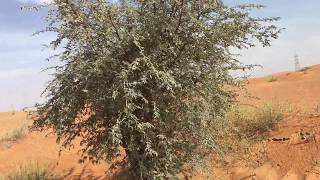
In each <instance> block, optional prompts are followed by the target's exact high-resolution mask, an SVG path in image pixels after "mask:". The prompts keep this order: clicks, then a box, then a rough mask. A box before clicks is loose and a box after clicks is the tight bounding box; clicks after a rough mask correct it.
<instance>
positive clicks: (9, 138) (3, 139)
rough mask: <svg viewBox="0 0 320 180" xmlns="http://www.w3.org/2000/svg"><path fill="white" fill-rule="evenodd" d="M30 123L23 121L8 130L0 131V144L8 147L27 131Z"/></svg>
mask: <svg viewBox="0 0 320 180" xmlns="http://www.w3.org/2000/svg"><path fill="white" fill-rule="evenodd" d="M29 126H30V123H23V124H22V125H20V126H19V127H17V128H15V129H12V130H10V131H9V132H1V133H2V135H0V146H5V147H10V146H11V145H12V144H13V143H15V142H17V141H18V140H20V139H21V138H23V137H24V136H25V135H26V134H27V133H28V132H29Z"/></svg>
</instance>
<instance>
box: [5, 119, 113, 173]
mask: <svg viewBox="0 0 320 180" xmlns="http://www.w3.org/2000/svg"><path fill="white" fill-rule="evenodd" d="M26 116H27V115H26V113H15V114H14V115H13V114H12V113H0V124H1V126H0V132H6V130H10V129H15V128H17V127H19V126H20V125H21V124H22V123H23V122H25V121H26V119H27V117H26ZM77 149H79V147H75V149H74V150H72V151H63V152H62V155H61V157H59V155H58V152H59V146H58V145H57V144H56V141H55V137H54V136H48V137H46V136H45V133H37V132H32V133H29V134H27V135H26V136H25V137H23V138H22V139H19V140H18V141H17V142H15V143H14V144H13V145H12V146H11V147H9V148H7V147H1V146H0V162H1V163H0V174H5V173H7V172H9V171H11V170H13V169H15V168H17V167H18V166H19V165H21V164H25V163H28V162H31V163H39V165H47V164H50V166H52V167H53V171H54V174H56V175H57V177H58V179H105V178H104V172H105V171H106V169H107V166H106V164H101V165H92V164H91V163H84V164H78V163H77V162H78V159H79V155H77Z"/></svg>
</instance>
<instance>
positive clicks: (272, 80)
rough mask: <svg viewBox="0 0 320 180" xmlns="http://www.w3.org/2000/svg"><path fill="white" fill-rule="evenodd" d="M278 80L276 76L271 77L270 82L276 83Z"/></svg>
mask: <svg viewBox="0 0 320 180" xmlns="http://www.w3.org/2000/svg"><path fill="white" fill-rule="evenodd" d="M277 80H278V79H277V78H276V77H274V76H271V77H270V78H269V79H268V82H274V81H277Z"/></svg>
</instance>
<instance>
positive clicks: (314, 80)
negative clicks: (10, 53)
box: [0, 65, 320, 180]
mask: <svg viewBox="0 0 320 180" xmlns="http://www.w3.org/2000/svg"><path fill="white" fill-rule="evenodd" d="M272 76H273V77H274V78H275V79H276V81H273V82H268V80H269V79H270V77H271V76H268V77H262V78H255V79H251V80H250V81H249V83H248V85H247V87H248V90H249V92H250V93H251V94H252V95H253V96H255V97H258V98H259V99H258V100H242V101H243V102H244V103H250V104H255V105H256V104H263V103H264V102H270V101H276V102H288V103H290V104H293V105H295V106H299V107H302V108H304V111H308V112H311V113H312V114H313V115H307V114H303V115H301V116H300V115H297V116H294V117H288V118H286V119H285V120H284V121H283V122H281V123H280V124H279V126H278V128H277V130H275V131H274V132H272V133H271V134H270V136H272V137H280V136H281V137H282V136H289V135H290V134H292V133H295V132H297V131H299V130H300V129H303V130H305V131H312V132H313V133H314V134H315V138H314V140H315V141H310V142H308V143H301V144H294V145H290V144H286V143H278V142H272V141H271V142H266V150H267V151H266V152H267V156H268V158H269V160H270V162H269V163H266V164H264V165H262V166H261V167H258V168H256V169H250V168H243V167H240V168H237V169H235V170H234V171H233V172H232V173H231V174H232V175H231V176H230V175H228V176H225V177H222V178H221V179H235V180H236V179H239V180H240V179H253V176H251V175H252V174H255V175H256V176H255V179H265V180H267V179H269V180H273V179H274V180H277V179H282V180H291V179H292V180H295V179H296V180H300V179H301V180H302V179H307V180H312V179H314V180H316V179H320V176H319V177H318V176H317V174H320V168H319V167H320V151H319V149H318V147H319V148H320V144H319V141H320V138H319V137H320V116H316V114H317V113H319V111H320V65H316V66H312V67H311V68H310V69H308V70H306V71H303V72H285V73H278V74H274V75H272ZM311 113H309V114H311ZM24 122H26V114H25V113H20V112H19V113H15V114H12V113H0V124H1V126H0V135H1V133H2V134H4V133H5V132H8V131H10V130H12V129H14V128H17V127H19V126H20V125H21V124H22V123H24ZM78 148H79V147H75V150H72V151H64V152H63V153H62V155H61V157H59V156H58V150H59V146H58V145H57V144H56V143H55V137H54V136H48V137H45V134H43V133H37V132H32V133H29V134H28V135H27V136H26V137H24V138H22V139H20V140H19V141H18V142H16V143H14V144H13V145H12V146H11V147H10V148H0V162H1V163H0V174H1V173H6V172H8V171H9V170H10V169H13V168H15V167H16V166H18V165H19V164H21V163H25V162H28V161H32V162H35V161H37V162H39V163H40V164H41V163H51V164H53V166H54V170H53V171H54V173H55V174H57V175H59V177H58V178H59V179H108V178H107V177H106V176H104V173H105V171H106V169H107V167H108V166H107V164H99V165H93V164H91V163H88V162H86V163H84V164H78V163H77V162H78V158H79V155H77V149H78ZM195 179H201V178H199V177H196V178H195Z"/></svg>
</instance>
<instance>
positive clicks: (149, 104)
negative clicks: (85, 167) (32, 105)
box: [33, 0, 279, 179]
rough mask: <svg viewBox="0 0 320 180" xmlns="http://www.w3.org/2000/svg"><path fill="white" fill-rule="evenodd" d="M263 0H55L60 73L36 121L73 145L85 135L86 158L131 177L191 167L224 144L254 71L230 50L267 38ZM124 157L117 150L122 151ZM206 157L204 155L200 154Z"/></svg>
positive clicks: (271, 29) (52, 23)
mask: <svg viewBox="0 0 320 180" xmlns="http://www.w3.org/2000/svg"><path fill="white" fill-rule="evenodd" d="M261 7H262V6H258V5H242V6H238V7H234V8H231V7H227V6H225V5H223V4H222V3H221V2H220V1H217V0H209V1H195V0H192V1H191V0H168V1H162V0H148V1H146V0H126V1H124V0H123V1H119V2H118V3H110V2H107V1H105V0H88V1H80V0H54V4H53V5H51V6H49V8H50V11H49V15H48V17H47V20H48V22H49V26H48V27H47V28H46V29H45V30H44V31H41V32H55V33H57V39H56V40H55V41H53V42H52V43H51V46H52V47H53V48H59V47H60V49H62V52H61V53H60V54H58V55H57V56H54V58H57V59H59V60H61V62H62V65H59V66H56V67H53V69H54V70H55V73H54V78H53V80H52V81H51V82H50V84H48V86H47V89H46V92H45V94H46V95H47V98H48V100H47V101H46V102H45V103H44V104H40V105H38V106H37V108H38V111H37V113H35V114H34V119H35V121H34V125H33V127H34V129H40V130H46V129H52V130H53V131H54V133H55V134H56V135H57V137H58V138H57V140H58V142H61V143H62V144H63V146H64V147H71V146H72V143H73V140H74V139H75V138H76V137H81V139H82V140H81V144H82V147H83V149H82V152H83V159H82V160H85V159H90V160H91V161H93V162H99V161H101V160H108V161H112V160H115V159H117V157H118V156H119V154H120V153H121V152H120V151H121V149H123V150H124V151H125V154H126V156H125V157H124V158H123V159H122V160H121V162H116V163H114V167H115V166H117V165H120V166H122V167H123V168H124V169H127V170H128V171H129V172H131V175H129V176H130V177H132V178H133V179H166V178H169V177H175V176H176V174H178V173H189V172H192V170H193V168H194V167H195V166H194V162H196V163H198V162H202V161H203V160H204V159H205V158H206V157H207V155H208V154H211V153H216V152H218V151H219V146H218V144H219V143H217V141H218V140H217V138H218V137H220V136H221V133H222V132H225V129H224V128H225V125H226V124H225V123H224V120H223V116H224V114H225V112H226V111H228V109H229V108H230V106H231V104H232V103H233V101H234V98H235V96H236V93H235V92H234V91H232V90H228V89H235V88H226V87H233V86H236V87H239V86H241V83H240V82H239V79H236V78H234V77H232V76H231V75H230V72H231V71H237V70H247V69H250V68H252V67H253V66H251V65H249V66H246V65H243V64H241V63H240V62H239V61H237V60H236V59H235V57H236V56H234V55H233V54H232V53H231V52H230V49H235V48H238V49H243V48H249V47H252V46H254V45H255V44H254V42H260V43H261V44H262V45H263V46H269V45H270V40H271V39H273V38H277V35H278V33H279V29H277V27H275V26H274V25H272V22H273V21H275V20H277V19H278V18H255V17H252V16H250V14H249V11H250V10H251V9H255V8H261ZM118 159H119V158H118ZM200 160H201V161H200Z"/></svg>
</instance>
